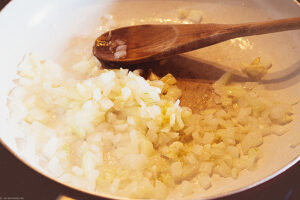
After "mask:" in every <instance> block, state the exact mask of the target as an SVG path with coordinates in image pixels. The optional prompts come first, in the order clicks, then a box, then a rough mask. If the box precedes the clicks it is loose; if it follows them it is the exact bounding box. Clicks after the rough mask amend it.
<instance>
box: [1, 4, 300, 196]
mask: <svg viewBox="0 0 300 200" xmlns="http://www.w3.org/2000/svg"><path fill="white" fill-rule="evenodd" d="M177 8H193V9H195V8H197V9H201V10H202V11H203V13H204V14H203V22H204V23H210V22H211V23H239V22H249V21H263V20H267V19H278V18H284V17H294V16H300V6H299V5H297V2H296V1H293V0H284V1H283V0H263V1H262V0H247V1H240V0H164V1H160V0H143V1H141V0H84V1H83V0H64V1H60V0H48V1H40V0H26V1H22V0H13V1H12V2H10V3H9V4H8V5H7V6H6V7H5V8H4V9H3V10H2V11H1V12H0V30H1V31H0V85H1V90H0V106H1V107H0V110H1V112H0V127H1V132H0V136H1V142H2V143H3V144H4V145H5V146H6V147H7V149H9V150H10V151H11V152H12V153H13V154H14V155H15V156H16V157H17V158H19V159H20V160H22V161H23V162H24V163H25V164H26V165H28V166H30V167H31V168H33V169H34V170H36V171H38V172H39V173H41V174H43V175H45V176H47V177H49V178H50V179H53V180H55V181H57V182H59V181H58V180H56V179H55V178H53V177H51V176H49V175H48V173H47V172H46V171H44V170H43V169H42V168H41V167H39V166H38V165H35V164H33V163H32V161H31V160H30V159H24V152H20V151H18V148H17V146H16V143H15V138H14V137H15V136H16V135H17V134H19V133H18V132H17V131H16V129H15V127H13V126H12V125H11V124H10V122H9V120H8V119H9V112H8V109H7V107H6V101H7V94H8V92H9V90H10V89H11V88H12V87H13V82H12V80H13V79H14V78H15V74H16V66H17V64H18V62H19V61H20V60H21V58H22V57H23V55H24V54H27V53H29V52H37V53H39V54H40V55H42V56H44V57H46V58H49V59H53V60H58V59H59V57H61V56H59V55H61V54H63V50H64V49H65V47H66V45H67V43H68V41H69V39H70V38H72V37H73V36H76V35H82V34H88V35H89V36H90V37H89V38H96V36H97V35H98V34H99V30H98V29H97V28H98V27H99V22H100V17H101V16H102V15H104V14H112V15H114V16H115V18H116V20H117V22H119V23H120V24H122V23H125V22H126V21H128V20H133V21H135V22H138V23H141V19H144V20H145V21H146V22H148V23H149V22H153V21H154V22H160V21H164V20H166V19H175V18H176V13H175V10H176V9H177ZM88 41H90V40H88ZM63 55H65V54H63ZM299 55H300V31H291V32H283V33H274V34H269V35H263V36H255V37H248V38H244V39H243V40H235V41H228V42H225V43H222V44H219V45H215V46H212V47H208V48H205V49H201V50H199V51H196V52H192V53H190V54H189V56H190V57H193V58H194V59H195V60H197V59H200V60H206V61H207V62H209V63H214V64H215V65H225V66H227V67H233V68H237V67H238V65H239V63H241V62H249V61H250V60H251V59H253V57H255V56H261V57H262V59H264V60H265V62H272V64H273V67H272V69H271V71H270V74H269V76H268V77H267V79H268V81H266V86H267V88H268V89H270V90H274V92H275V93H277V94H279V95H280V96H281V97H283V99H290V98H300V56H299ZM295 110H296V115H295V120H294V122H293V123H292V124H291V127H290V131H289V132H288V133H286V134H285V135H283V136H280V137H279V136H273V135H272V136H268V137H265V138H264V144H263V145H262V147H261V148H262V150H263V152H264V157H263V159H261V160H260V161H259V164H258V167H257V169H256V170H254V171H243V172H242V173H241V174H240V177H239V178H238V179H237V180H233V179H231V178H226V179H223V178H222V179H219V180H216V181H215V182H214V183H213V186H212V187H211V188H210V189H208V190H203V191H201V193H200V194H199V195H198V198H199V197H201V198H217V197H221V196H226V195H229V194H233V193H237V192H240V191H243V190H246V189H249V188H251V187H254V186H256V185H258V184H262V183H264V182H265V181H267V180H270V179H272V178H273V177H275V176H277V175H279V174H280V173H282V172H284V171H285V170H287V169H288V168H290V167H291V166H292V165H294V164H295V163H297V162H298V161H299V160H300V156H299V155H300V145H298V146H297V147H295V148H291V147H290V144H291V143H293V141H295V140H297V138H298V140H299V137H300V132H299V130H300V105H297V106H296V107H295ZM68 186H69V187H72V188H75V189H77V190H80V191H84V190H83V189H81V188H76V187H73V186H71V185H68ZM85 192H88V193H91V192H89V191H85ZM96 195H99V196H101V197H108V198H118V197H114V196H111V195H108V194H96ZM118 199H119V198H118Z"/></svg>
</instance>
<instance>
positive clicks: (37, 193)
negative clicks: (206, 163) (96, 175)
mask: <svg viewBox="0 0 300 200" xmlns="http://www.w3.org/2000/svg"><path fill="white" fill-rule="evenodd" d="M8 2H9V1H8V0H0V10H1V8H3V7H4V6H5V5H6V4H7V3H8ZM1 31H3V30H1ZM4 31H5V30H4ZM274 156H275V155H274ZM60 194H64V195H68V196H70V197H72V198H75V199H78V200H79V199H80V200H90V199H99V198H96V197H93V196H90V195H87V194H84V193H81V192H78V191H75V190H72V189H70V188H68V187H65V186H63V185H61V184H58V183H55V182H53V181H51V180H49V179H48V178H45V177H44V176H42V175H40V174H38V173H37V172H35V171H33V170H32V169H31V168H29V167H27V166H26V165H25V164H23V163H22V162H21V161H19V160H18V159H16V158H15V157H14V156H13V155H12V154H11V153H10V152H9V151H8V150H7V149H6V148H5V147H4V146H3V145H2V144H1V143H0V200H4V199H7V200H20V199H25V200H55V199H56V198H57V197H58V196H59V195H60ZM222 200H300V162H298V163H297V164H296V165H294V166H293V167H292V168H290V169H289V170H287V171H286V172H285V173H283V174H281V175H279V176H278V177H276V178H274V179H272V180H271V181H268V182H267V183H264V184H263V185H260V186H258V187H255V188H253V189H250V190H247V191H245V192H242V193H239V194H236V195H232V196H229V197H226V198H222Z"/></svg>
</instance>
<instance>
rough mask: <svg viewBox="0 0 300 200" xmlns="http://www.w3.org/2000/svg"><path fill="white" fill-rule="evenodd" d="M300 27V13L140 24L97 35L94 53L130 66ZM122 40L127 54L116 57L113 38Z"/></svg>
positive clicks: (117, 63) (113, 63)
mask: <svg viewBox="0 0 300 200" xmlns="http://www.w3.org/2000/svg"><path fill="white" fill-rule="evenodd" d="M295 29H300V17H296V18H288V19H279V20H273V21H265V22H252V23H244V24H165V25H151V24H149V25H138V26H129V27H123V28H119V29H115V30H112V31H111V33H109V32H107V33H104V34H103V35H101V36H100V37H98V38H97V40H96V41H95V45H94V48H93V53H94V55H95V56H96V57H97V58H98V59H99V60H100V61H103V62H105V63H108V64H111V65H116V66H126V65H133V64H139V63H144V62H151V61H154V60H160V59H163V58H167V57H170V56H172V55H175V54H180V53H184V52H188V51H192V50H196V49H199V48H203V47H207V46H210V45H213V44H217V43H220V42H223V41H226V40H229V39H233V38H237V37H243V36H251V35H260V34H266V33H273V32H280V31H288V30H295ZM115 40H122V41H124V42H125V44H126V45H127V50H126V53H127V54H126V57H125V58H120V59H116V58H115V57H114V52H112V51H111V50H110V48H109V41H115Z"/></svg>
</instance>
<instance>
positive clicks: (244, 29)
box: [224, 17, 300, 38]
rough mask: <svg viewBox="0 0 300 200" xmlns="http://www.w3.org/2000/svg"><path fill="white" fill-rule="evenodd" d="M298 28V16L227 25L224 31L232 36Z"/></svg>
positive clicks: (299, 27)
mask: <svg viewBox="0 0 300 200" xmlns="http://www.w3.org/2000/svg"><path fill="white" fill-rule="evenodd" d="M295 29H300V17H295V18H287V19H279V20H273V21H266V22H254V23H245V24H237V25H229V27H228V28H226V29H225V30H224V31H226V32H227V33H228V34H231V35H232V38H235V37H243V36H251V35H260V34H266V33H274V32H280V31H288V30H295ZM227 33H226V34H227Z"/></svg>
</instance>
